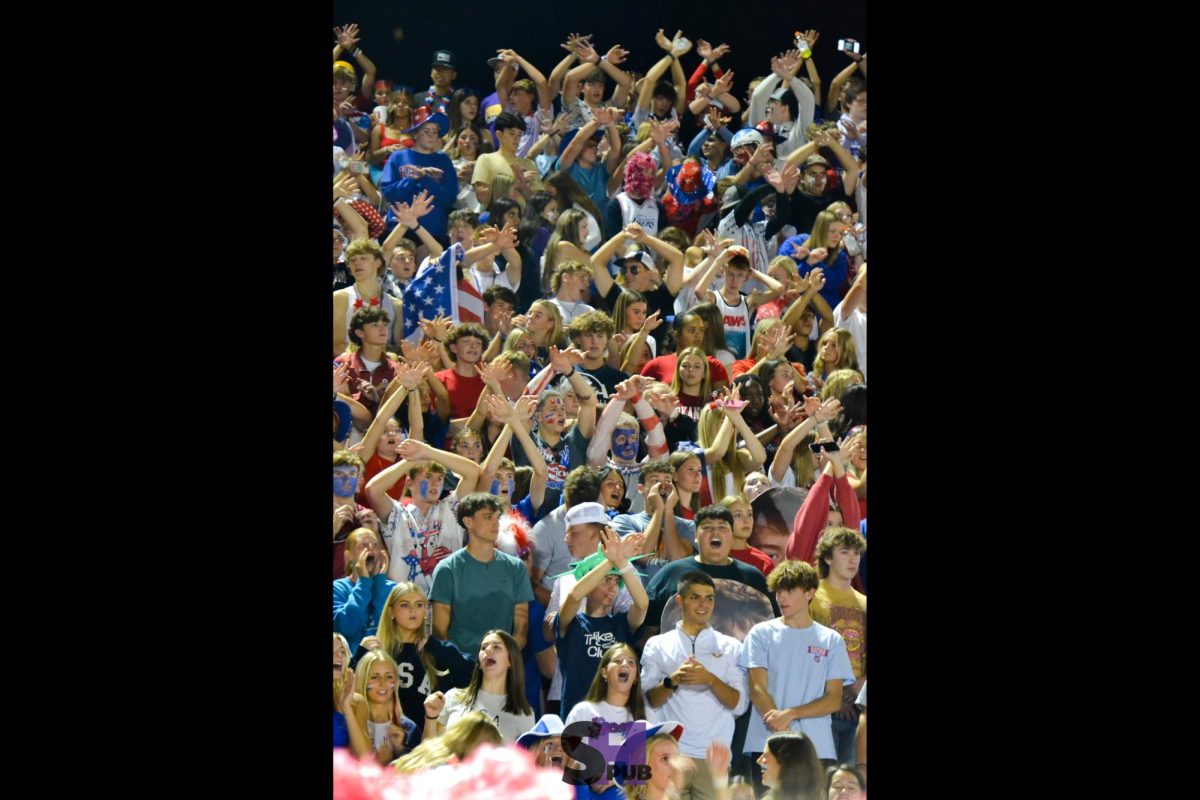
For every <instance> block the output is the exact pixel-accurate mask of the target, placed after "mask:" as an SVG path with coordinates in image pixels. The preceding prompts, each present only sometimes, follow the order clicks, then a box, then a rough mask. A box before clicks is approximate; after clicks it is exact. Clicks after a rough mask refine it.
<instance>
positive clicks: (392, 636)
mask: <svg viewBox="0 0 1200 800" xmlns="http://www.w3.org/2000/svg"><path fill="white" fill-rule="evenodd" d="M406 594H415V595H417V596H419V597H420V598H421V599H422V600H424V601H425V616H426V618H428V616H429V596H428V595H426V594H425V590H424V589H422V588H421V587H420V586H418V585H417V584H415V583H410V582H406V583H400V584H397V585H396V586H395V587H394V588H393V589H392V591H391V592H390V593H389V594H388V597H387V600H385V601H384V603H383V610H382V611H381V612H379V630H378V631H377V632H376V633H375V635H376V636H377V637H379V646H380V648H381V649H382V650H383V651H384V652H385V653H387V654H388V655H389V656H390V657H391V658H392V659H393V660H395V661H399V660H400V653H401V652H402V651H403V649H404V645H405V644H406V642H405V640H404V633H403V631H402V630H401V628H400V625H399V623H397V622H396V616H395V614H393V613H392V608H393V607H394V606H395V605H396V603H397V602H399V600H400V598H401V597H403V596H404V595H406ZM417 637H418V641H419V637H420V633H418V634H417ZM411 643H412V644H416V642H411ZM419 652H420V659H421V665H422V666H424V667H425V674H426V675H427V676H428V678H429V687H430V688H429V692H430V694H432V693H433V692H436V691H437V689H438V686H437V679H438V677H439V676H445V675H449V674H450V671H449V670H439V669H438V668H437V662H436V661H434V659H433V655H432V654H431V653H430V652H429V651H428V650H424V649H422V650H420V651H419Z"/></svg>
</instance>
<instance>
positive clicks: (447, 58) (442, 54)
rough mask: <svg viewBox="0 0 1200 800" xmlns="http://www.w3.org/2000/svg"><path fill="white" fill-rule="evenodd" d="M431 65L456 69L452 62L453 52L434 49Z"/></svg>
mask: <svg viewBox="0 0 1200 800" xmlns="http://www.w3.org/2000/svg"><path fill="white" fill-rule="evenodd" d="M429 66H431V67H449V68H450V69H454V70H456V69H458V67H456V66H455V64H454V53H452V52H450V51H449V50H435V51H434V53H433V63H431V64H430V65H429Z"/></svg>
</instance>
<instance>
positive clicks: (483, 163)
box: [471, 154, 492, 185]
mask: <svg viewBox="0 0 1200 800" xmlns="http://www.w3.org/2000/svg"><path fill="white" fill-rule="evenodd" d="M491 182H492V159H490V158H488V157H487V155H486V154H485V155H482V156H480V157H479V158H478V159H477V160H476V161H475V169H474V170H472V171H471V183H486V184H488V185H491Z"/></svg>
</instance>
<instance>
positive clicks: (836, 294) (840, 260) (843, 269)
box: [779, 233, 850, 308]
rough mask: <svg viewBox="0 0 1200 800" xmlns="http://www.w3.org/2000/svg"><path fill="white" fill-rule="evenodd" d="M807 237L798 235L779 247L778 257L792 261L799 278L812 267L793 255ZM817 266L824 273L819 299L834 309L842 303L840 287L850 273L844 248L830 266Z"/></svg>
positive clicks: (802, 234)
mask: <svg viewBox="0 0 1200 800" xmlns="http://www.w3.org/2000/svg"><path fill="white" fill-rule="evenodd" d="M808 237H809V234H807V233H798V234H796V235H795V236H792V237H790V238H789V239H788V240H787V241H786V242H784V243H783V244H781V245H780V246H779V255H781V256H787V257H789V258H792V259H794V260H795V262H796V269H797V270H799V271H800V276H801V277H804V276H805V275H808V273H810V272H812V266H811V265H810V264H809V263H808V260H807V259H804V258H796V257H795V255H794V254H795V252H796V248H798V247H803V246H804V243H805V242H807V241H808ZM817 266H819V267H821V269H822V270H824V272H825V288H824V289H822V290H821V297H824V298H825V302H826V303H829V307H830V308H836V307H837V304H838V303H840V302H842V286H843V284H845V283H846V275H847V274H848V273H849V272H850V259H849V257H848V256H847V255H846V250H845V248H843V249H842V251H841V252H840V253H838V254H837V257H836V258H835V259H834V260H833V264H832V265H828V264H824V263H821V264H818V265H817Z"/></svg>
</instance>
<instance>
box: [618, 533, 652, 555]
mask: <svg viewBox="0 0 1200 800" xmlns="http://www.w3.org/2000/svg"><path fill="white" fill-rule="evenodd" d="M644 544H646V533H645V531H641V532H639V533H631V534H629V535H628V536H626V537H625V538H623V539H621V555H622V556H624V558H625V560H626V561H628V560H629V559H631V558H633V557H634V556H636V555H637V554H639V553H641V552H642V545H644Z"/></svg>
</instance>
